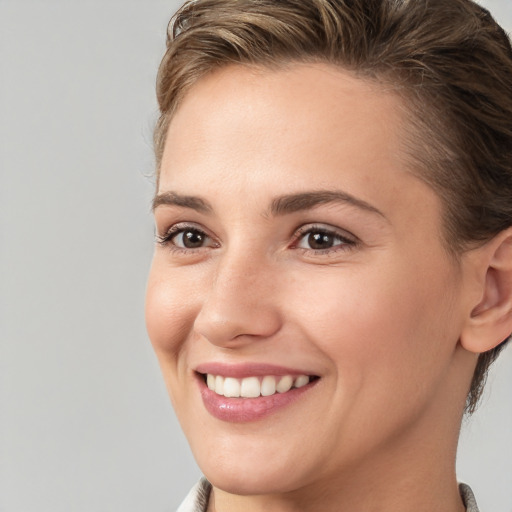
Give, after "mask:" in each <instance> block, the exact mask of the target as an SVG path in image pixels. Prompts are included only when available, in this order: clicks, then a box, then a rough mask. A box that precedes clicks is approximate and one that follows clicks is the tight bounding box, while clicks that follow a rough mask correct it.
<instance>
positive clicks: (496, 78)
mask: <svg viewBox="0 0 512 512" xmlns="http://www.w3.org/2000/svg"><path fill="white" fill-rule="evenodd" d="M290 62H326V63H330V64H333V65H337V66H340V67H342V68H343V69H345V70H348V71H351V72H354V73H355V74H356V75H357V76H359V77H361V78H363V79H366V80H373V81H377V82H379V83H382V84H385V85H386V86H391V87H392V88H394V90H396V91H397V93H398V94H400V95H401V96H402V97H403V98H404V100H405V101H404V103H405V106H406V108H407V112H408V120H409V121H410V124H411V126H412V128H413V129H412V130H410V136H409V139H410V140H406V141H405V146H406V147H405V149H406V154H407V155H408V157H409V160H410V163H411V169H412V170H413V172H416V173H417V174H418V175H419V176H420V177H421V179H423V180H424V181H426V182H427V183H429V184H430V185H431V186H432V187H433V188H434V189H435V190H436V192H437V193H438V194H439V195H440V197H441V199H442V201H443V207H444V210H445V212H444V213H445V214H444V228H445V229H444V230H445V233H444V234H445V238H446V242H447V244H446V245H447V247H448V249H449V251H450V252H451V253H452V254H453V255H455V256H456V255H457V254H460V252H461V251H462V250H464V249H465V248H467V247H469V246H471V245H474V244H475V243H481V242H484V241H486V240H489V239H490V238H492V237H493V236H494V235H496V234H497V233H499V232H500V231H502V230H504V229H506V228H507V227H509V226H511V225H512V201H511V198H512V49H511V46H510V41H509V39H508V37H507V35H506V34H505V32H504V31H503V29H502V28H501V27H500V26H499V25H498V24H497V23H496V22H495V21H494V19H493V18H492V17H491V15H490V14H489V12H488V11H487V10H485V9H484V8H482V7H480V6H479V5H477V4H476V3H474V2H473V1H471V0H194V1H189V2H187V3H186V4H185V5H184V6H183V7H182V8H181V9H180V10H179V11H178V13H177V14H176V15H175V16H174V17H173V19H172V20H171V23H170V25H169V30H168V39H167V51H166V53H165V56H164V58H163V60H162V63H161V65H160V69H159V72H158V79H157V98H158V102H159V106H160V112H161V116H160V119H159V121H158V123H157V126H156V128H155V134H154V143H155V153H156V160H157V178H158V172H159V167H160V163H161V158H162V153H163V149H164V144H165V137H166V133H167V128H168V125H169V122H170V119H171V118H172V115H173V113H174V112H175V110H176V108H177V107H178V106H179V104H180V101H181V100H182V98H183V96H184V95H185V94H186V92H187V90H188V89H189V88H190V86H192V85H193V84H194V83H195V82H196V81H197V80H199V79H200V78H201V77H202V76H204V75H205V74H207V73H210V72H212V71H214V70H216V69H218V68H220V67H222V66H226V65H229V64H242V65H256V66H267V67H276V66H277V67H278V66H282V65H285V64H287V63H290ZM507 341H508V338H507V340H505V341H504V342H503V343H502V344H501V345H499V346H498V347H496V348H495V349H493V350H491V351H489V352H486V353H483V354H481V355H480V356H479V359H478V363H477V366H476V369H475V373H474V376H473V381H472V383H471V388H470V390H469V394H468V399H467V404H466V410H467V411H469V412H473V411H474V410H475V408H476V405H477V402H478V399H479V397H480V395H481V393H482V389H483V386H484V383H485V377H486V374H487V370H488V368H489V366H490V364H491V363H492V362H493V361H494V360H495V359H496V357H497V356H498V354H499V352H500V351H501V350H502V349H503V348H504V346H505V344H506V343H507Z"/></svg>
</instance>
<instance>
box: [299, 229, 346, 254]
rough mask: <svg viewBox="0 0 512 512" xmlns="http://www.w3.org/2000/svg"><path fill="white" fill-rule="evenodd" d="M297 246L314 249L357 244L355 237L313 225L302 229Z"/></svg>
mask: <svg viewBox="0 0 512 512" xmlns="http://www.w3.org/2000/svg"><path fill="white" fill-rule="evenodd" d="M297 240H298V241H297V243H296V247H297V248H299V249H306V250H313V251H329V250H330V249H333V250H336V249H342V248H349V247H352V246H354V245H355V244H356V240H355V238H354V237H349V235H348V234H347V235H345V234H341V233H339V232H337V231H335V230H333V229H328V228H325V227H318V226H312V227H307V228H303V229H301V230H300V232H299V235H298V238H297Z"/></svg>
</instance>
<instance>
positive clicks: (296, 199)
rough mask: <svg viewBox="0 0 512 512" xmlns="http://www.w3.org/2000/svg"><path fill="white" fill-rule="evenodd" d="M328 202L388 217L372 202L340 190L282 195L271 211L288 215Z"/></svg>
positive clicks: (273, 203)
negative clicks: (347, 205)
mask: <svg viewBox="0 0 512 512" xmlns="http://www.w3.org/2000/svg"><path fill="white" fill-rule="evenodd" d="M327 203H342V204H349V205H352V206H355V207H357V208H360V209H361V210H365V211H367V212H370V213H376V214H377V215H380V216H381V217H383V218H386V216H385V215H384V214H383V213H382V212H381V211H380V210H378V209H377V208H375V206H372V205H371V204H370V203H367V202H366V201H363V200H362V199H358V198H357V197H354V196H353V195H351V194H348V193H346V192H343V191H339V190H333V191H331V190H320V191H312V192H301V193H298V194H290V195H285V196H281V197H278V198H276V199H274V200H273V201H272V205H271V207H270V213H271V214H272V215H274V216H278V215H286V214H289V213H294V212H298V211H301V210H310V209H312V208H314V207H315V206H318V205H320V204H327Z"/></svg>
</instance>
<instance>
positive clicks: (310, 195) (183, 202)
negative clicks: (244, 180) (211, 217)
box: [152, 190, 386, 219]
mask: <svg viewBox="0 0 512 512" xmlns="http://www.w3.org/2000/svg"><path fill="white" fill-rule="evenodd" d="M328 203H342V204H349V205H352V206H355V207H357V208H359V209H361V210H365V211H367V212H370V213H374V214H377V215H380V216H381V217H383V218H384V219H385V218H386V216H385V215H384V214H383V213H382V212H381V211H380V210H378V209H377V208H375V206H372V205H371V204H370V203H367V202H366V201H363V200H362V199H358V198H357V197H354V196H353V195H351V194H348V193H347V192H343V191H339V190H336V191H332V190H319V191H310V192H299V193H297V194H288V195H284V196H280V197H277V198H275V199H274V200H273V201H272V203H271V205H270V210H269V211H270V214H271V215H272V216H276V217H277V216H281V215H287V214H290V213H295V212H298V211H302V210H311V209H312V208H314V207H315V206H318V205H321V204H328ZM161 205H166V206H181V207H184V208H190V209H192V210H196V211H198V212H201V213H211V212H213V208H212V206H211V205H210V203H208V201H206V200H204V199H202V198H200V197H197V196H187V195H181V194H178V193H177V192H163V193H161V194H158V195H156V196H155V198H154V199H153V204H152V209H153V211H154V210H155V209H156V208H157V207H159V206H161Z"/></svg>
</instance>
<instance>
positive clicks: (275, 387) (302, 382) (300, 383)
mask: <svg viewBox="0 0 512 512" xmlns="http://www.w3.org/2000/svg"><path fill="white" fill-rule="evenodd" d="M202 378H203V380H204V382H205V384H206V385H207V386H208V389H209V390H210V391H213V392H214V393H216V394H217V395H220V396H224V397H226V398H258V397H260V396H263V397H265V396H272V395H275V394H276V393H288V392H289V391H290V390H291V389H299V388H302V387H304V386H307V385H308V384H309V383H310V382H311V381H314V380H316V379H318V377H317V376H314V375H312V376H310V375H297V376H292V375H281V376H275V375H264V376H260V377H245V378H241V379H237V378H235V377H224V376H222V375H213V374H211V373H207V374H202Z"/></svg>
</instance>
